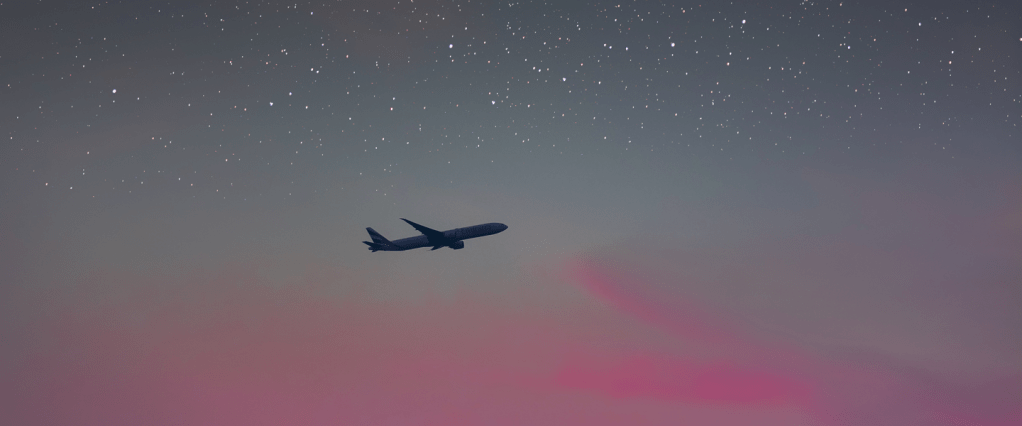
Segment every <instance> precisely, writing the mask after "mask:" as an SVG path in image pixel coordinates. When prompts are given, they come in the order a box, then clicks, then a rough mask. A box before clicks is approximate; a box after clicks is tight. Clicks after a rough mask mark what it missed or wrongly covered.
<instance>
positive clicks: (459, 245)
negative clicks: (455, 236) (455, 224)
mask: <svg viewBox="0 0 1022 426" xmlns="http://www.w3.org/2000/svg"><path fill="white" fill-rule="evenodd" d="M448 247H450V248H452V249H454V250H461V249H463V248H465V242H464V241H455V242H454V243H453V244H451V245H449V246H448Z"/></svg>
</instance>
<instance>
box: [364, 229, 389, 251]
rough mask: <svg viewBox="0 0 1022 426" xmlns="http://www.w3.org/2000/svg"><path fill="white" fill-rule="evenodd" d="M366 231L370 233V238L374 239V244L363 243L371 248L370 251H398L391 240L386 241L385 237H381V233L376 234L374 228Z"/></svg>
mask: <svg viewBox="0 0 1022 426" xmlns="http://www.w3.org/2000/svg"><path fill="white" fill-rule="evenodd" d="M366 231H369V238H372V239H373V242H371V243H370V242H369V241H362V242H363V243H364V244H365V245H367V246H369V250H372V251H374V252H375V251H378V250H394V249H397V246H395V245H394V243H391V242H390V240H388V239H386V238H385V237H384V236H383V235H380V233H379V232H376V230H374V229H373V228H366Z"/></svg>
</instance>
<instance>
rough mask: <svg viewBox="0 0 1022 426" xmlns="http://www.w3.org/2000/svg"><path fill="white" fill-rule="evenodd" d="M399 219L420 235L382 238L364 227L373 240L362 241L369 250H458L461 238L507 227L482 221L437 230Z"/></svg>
mask: <svg viewBox="0 0 1022 426" xmlns="http://www.w3.org/2000/svg"><path fill="white" fill-rule="evenodd" d="M401 220H403V221H405V222H408V224H409V225H412V227H413V228H415V229H416V230H417V231H419V232H421V233H422V235H418V236H415V237H409V238H402V239H400V240H394V241H390V240H388V239H386V238H384V237H383V235H380V233H379V232H376V231H375V230H373V228H366V231H369V237H370V238H372V239H373V242H371V243H370V242H369V241H362V242H363V243H365V245H367V246H369V250H372V251H373V253H375V252H377V251H405V250H411V249H417V248H420V247H430V246H432V247H433V248H431V249H430V250H431V251H432V250H436V249H439V248H443V247H450V248H451V249H453V250H460V249H463V248H465V242H464V241H462V240H467V239H469V238H478V237H485V236H487V235H493V234H496V233H498V232H503V231H504V230H506V229H507V225H505V224H503V223H484V224H482V225H475V226H469V227H465V228H454V229H451V230H448V231H437V230H435V229H431V228H427V227H425V226H422V225H419V224H418V223H415V222H412V221H410V220H408V219H405V218H401Z"/></svg>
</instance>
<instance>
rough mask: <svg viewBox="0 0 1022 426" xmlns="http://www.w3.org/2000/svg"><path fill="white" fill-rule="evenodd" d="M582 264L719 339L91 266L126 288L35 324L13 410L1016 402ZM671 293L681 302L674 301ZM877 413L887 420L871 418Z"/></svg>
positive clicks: (238, 275) (586, 419) (756, 415)
mask: <svg viewBox="0 0 1022 426" xmlns="http://www.w3.org/2000/svg"><path fill="white" fill-rule="evenodd" d="M572 268H573V269H572V274H573V280H574V282H576V283H577V284H579V285H581V286H582V288H583V289H584V290H585V291H587V292H591V294H593V295H595V296H597V297H598V298H599V300H601V301H603V302H604V303H606V304H608V305H609V306H610V307H612V308H614V309H616V310H619V311H620V312H622V313H624V314H626V315H628V316H631V317H634V318H638V319H640V320H641V321H643V322H646V323H648V324H650V325H652V326H653V327H656V328H659V329H663V330H666V331H668V333H670V335H671V336H673V338H674V339H677V340H678V341H689V342H695V343H696V344H698V345H702V346H705V347H707V348H708V349H709V350H708V351H706V352H705V353H703V354H701V355H699V356H690V355H689V354H687V353H685V352H683V351H682V352H679V351H677V350H673V349H665V348H664V347H662V346H657V345H650V344H648V343H643V341H642V340H641V339H639V340H635V341H627V342H626V341H620V340H618V341H617V342H618V343H617V344H616V345H614V346H606V345H604V344H602V342H601V340H603V339H606V337H603V336H605V334H606V333H607V331H605V330H602V331H601V328H603V327H606V326H607V325H608V323H606V322H601V321H603V320H600V319H597V318H596V317H592V315H593V311H586V310H585V309H582V310H576V311H571V312H573V313H571V314H568V316H565V314H563V313H556V312H551V311H542V310H540V311H536V312H533V313H531V314H528V315H526V314H523V313H521V311H520V310H518V309H509V308H507V307H500V306H499V305H497V304H494V303H493V302H492V301H487V300H485V299H482V298H478V297H467V296H466V297H460V298H458V299H457V300H455V301H447V302H443V301H416V302H414V303H413V302H396V301H366V300H361V301H351V300H348V301H342V300H341V299H338V298H331V297H325V296H323V295H322V294H319V293H317V292H316V291H313V290H309V289H308V288H306V289H304V290H302V289H279V288H274V287H271V286H266V285H264V284H266V283H265V282H264V281H262V280H260V279H259V278H257V277H254V276H252V275H251V274H249V273H247V272H246V271H245V268H243V267H233V268H228V269H225V270H223V271H220V272H217V273H214V274H211V276H212V278H203V277H201V276H200V277H194V278H193V279H192V284H191V285H188V286H184V288H181V287H179V288H177V289H175V291H173V292H172V293H173V294H175V296H173V297H168V296H167V293H164V292H160V291H156V290H152V291H141V290H137V289H138V288H143V287H146V288H154V289H155V288H160V286H161V285H169V283H166V282H160V281H159V280H153V282H149V283H147V284H152V285H150V286H129V285H127V284H128V283H137V282H139V280H146V279H147V278H146V277H144V276H139V275H135V274H111V275H109V276H105V277H103V278H102V279H99V280H96V281H97V282H99V281H102V282H103V283H101V284H97V283H92V284H89V283H86V286H87V285H94V286H95V287H96V288H94V289H92V290H85V291H84V293H83V294H82V295H85V294H89V293H90V292H91V293H95V294H105V295H106V296H105V297H103V298H100V300H109V299H110V297H109V294H110V291H119V292H120V293H119V296H118V298H117V301H115V302H111V303H104V304H102V305H101V306H92V307H88V308H86V307H84V305H83V306H78V307H76V306H75V305H73V304H72V305H64V304H58V306H57V308H59V309H61V310H62V311H64V313H63V314H62V315H61V316H60V317H59V318H57V319H55V320H53V321H51V322H50V323H48V324H43V325H40V327H41V328H40V329H39V330H38V332H39V333H40V334H41V335H47V336H53V337H52V339H50V340H48V341H45V342H43V343H40V344H39V345H37V346H36V347H35V348H33V350H32V351H31V352H30V353H28V354H26V355H27V356H26V357H25V358H24V359H22V360H21V362H20V365H21V366H22V368H19V369H18V371H17V372H16V373H15V374H14V375H13V383H14V384H16V386H14V387H12V389H16V391H15V392H11V391H8V392H9V394H7V395H5V396H4V398H5V399H6V400H7V401H8V402H7V403H8V404H11V405H10V407H11V410H10V411H8V413H13V417H7V418H13V419H14V420H17V421H18V423H19V424H109V425H121V424H123V425H129V424H142V423H144V424H195V423H209V422H213V423H216V424H226V425H231V424H237V425H242V424H244V425H259V424H282V423H289V424H422V425H428V424H445V425H475V424H487V425H490V424H508V425H511V424H557V425H574V424H578V425H583V424H584V425H614V424H678V422H685V421H690V422H695V423H696V424H706V423H714V424H722V425H746V424H777V425H785V424H805V423H810V424H822V425H838V424H879V425H884V424H897V423H892V422H891V421H887V420H886V419H898V420H904V419H914V421H916V423H915V424H918V423H919V422H922V420H928V421H929V420H932V421H933V422H934V424H948V425H951V424H977V425H997V426H1001V425H1003V426H1007V425H1009V424H1011V423H1010V422H1008V421H1009V420H1011V419H1014V418H1015V417H1010V416H1007V415H1005V414H997V415H995V416H993V417H991V416H987V415H986V413H985V412H984V409H983V407H984V405H983V404H982V403H980V404H962V403H958V402H957V400H956V399H955V395H951V397H950V398H951V400H950V402H948V403H940V402H941V401H940V398H939V397H938V398H934V397H933V395H930V394H928V393H927V392H926V389H924V387H925V385H926V383H925V382H919V381H914V379H913V378H911V377H904V376H901V375H898V374H897V373H895V372H892V371H888V370H887V369H885V368H884V367H883V366H879V367H878V368H863V367H862V366H856V365H849V364H847V363H843V362H837V361H831V360H827V359H826V358H822V357H820V356H817V355H814V354H813V353H811V352H809V351H806V350H803V349H800V348H798V347H796V346H792V345H789V344H785V343H783V342H767V343H764V342H762V341H759V340H755V339H752V338H750V337H748V335H747V333H744V332H743V331H742V329H741V327H740V326H738V324H739V322H737V321H731V320H728V319H727V318H715V317H714V316H713V315H710V314H708V313H707V312H708V309H707V308H703V307H700V304H699V303H698V302H697V301H695V300H688V301H685V302H678V301H676V300H668V299H665V300H660V301H658V302H657V303H653V302H650V301H649V300H650V299H648V297H649V295H648V294H647V295H644V296H642V297H640V296H637V295H636V294H640V293H634V292H629V291H627V290H629V289H633V288H638V287H641V286H642V285H643V279H642V278H641V277H637V276H633V275H630V274H629V273H628V272H627V271H624V270H615V271H611V270H609V269H606V268H601V267H596V266H593V265H581V264H575V265H573V266H572ZM317 274H318V275H321V274H322V271H319V272H316V274H314V275H317ZM622 277H625V278H622ZM150 279H151V278H150ZM625 284H627V286H625ZM127 288H135V289H136V290H132V291H134V293H130V292H129V293H124V292H125V290H124V289H127ZM79 296H81V295H79ZM573 303H582V302H573ZM675 303H680V304H681V305H684V306H686V307H687V309H686V311H685V312H684V313H681V314H675V313H673V312H672V311H671V307H673V306H675ZM565 308H567V309H573V308H571V307H570V306H565ZM576 308H577V306H576ZM587 312H588V313H587ZM601 315H602V314H601ZM568 318H575V320H574V321H566V319H568ZM579 318H581V319H579ZM614 321H617V322H620V320H614ZM628 327H635V325H630V326H628ZM792 359H795V361H792ZM938 396H939V395H938ZM995 408H998V409H1000V410H1001V411H999V413H1001V412H1003V407H995ZM870 413H879V414H878V415H879V416H880V417H878V419H882V420H884V421H879V420H878V421H874V422H872V423H871V422H870V421H869V419H870V417H869V414H870ZM11 415H12V414H8V416H11ZM963 419H964V420H963ZM956 422H957V423H956ZM970 422H971V423H970ZM901 424H913V422H907V423H901Z"/></svg>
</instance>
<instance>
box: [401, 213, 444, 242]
mask: <svg viewBox="0 0 1022 426" xmlns="http://www.w3.org/2000/svg"><path fill="white" fill-rule="evenodd" d="M401 220H403V221H405V222H407V223H408V224H409V225H412V228H415V230H416V231H419V232H421V233H422V235H425V236H426V239H428V240H429V242H430V244H437V245H441V246H442V245H443V244H439V243H441V242H443V241H444V239H445V238H444V233H443V232H440V231H437V230H436V229H432V228H427V227H425V226H422V225H419V224H418V223H415V222H412V221H410V220H408V219H405V218H401ZM434 250H435V249H434Z"/></svg>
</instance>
